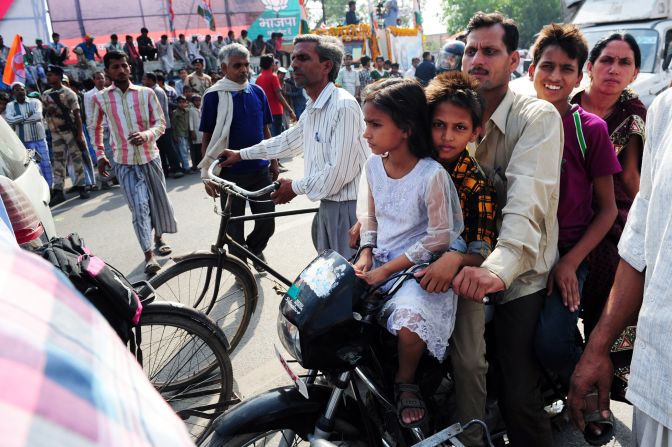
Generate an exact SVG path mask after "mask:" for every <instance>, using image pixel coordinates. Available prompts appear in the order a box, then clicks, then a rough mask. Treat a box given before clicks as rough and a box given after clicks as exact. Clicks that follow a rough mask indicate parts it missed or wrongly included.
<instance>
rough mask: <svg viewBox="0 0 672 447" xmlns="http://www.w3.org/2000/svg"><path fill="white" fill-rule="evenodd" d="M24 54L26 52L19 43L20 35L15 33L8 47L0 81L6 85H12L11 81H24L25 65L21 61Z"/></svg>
mask: <svg viewBox="0 0 672 447" xmlns="http://www.w3.org/2000/svg"><path fill="white" fill-rule="evenodd" d="M24 54H26V52H25V50H24V48H23V44H22V43H21V36H20V35H18V34H17V35H16V36H14V42H12V47H11V48H10V49H9V55H7V63H6V64H5V72H4V73H3V74H2V82H4V83H5V84H7V85H12V83H13V82H23V83H24V84H25V83H26V66H25V65H24V63H23V55H24Z"/></svg>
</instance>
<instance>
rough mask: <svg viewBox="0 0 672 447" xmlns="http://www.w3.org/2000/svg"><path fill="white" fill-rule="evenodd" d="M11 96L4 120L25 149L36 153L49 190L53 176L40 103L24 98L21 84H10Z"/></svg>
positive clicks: (36, 100)
mask: <svg viewBox="0 0 672 447" xmlns="http://www.w3.org/2000/svg"><path fill="white" fill-rule="evenodd" d="M12 94H13V95H14V98H15V100H14V101H12V102H10V103H9V104H7V109H6V112H5V120H6V121H7V122H8V123H9V124H10V125H11V126H12V128H14V131H15V132H16V134H17V135H18V136H19V139H20V140H21V142H22V143H23V145H24V146H26V149H32V150H34V151H35V152H37V154H38V155H39V166H40V171H41V172H42V176H43V177H44V179H45V180H46V181H47V184H48V185H49V188H51V186H52V183H53V176H52V173H51V162H50V161H49V149H48V148H47V139H46V135H45V132H44V124H42V119H43V118H42V101H40V100H39V99H35V98H28V97H26V86H25V85H23V84H22V83H21V82H15V83H13V84H12Z"/></svg>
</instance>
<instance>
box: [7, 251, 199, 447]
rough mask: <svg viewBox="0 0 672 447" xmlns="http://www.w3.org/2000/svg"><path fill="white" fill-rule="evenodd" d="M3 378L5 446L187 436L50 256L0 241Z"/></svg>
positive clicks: (89, 446)
mask: <svg viewBox="0 0 672 447" xmlns="http://www.w3.org/2000/svg"><path fill="white" fill-rule="evenodd" d="M0 240H1V239H0ZM18 297H20V298H21V299H17V298H18ZM0 383H2V386H0V415H2V417H1V418H0V439H2V440H3V441H2V442H1V443H2V445H3V446H8V447H20V446H21V447H22V446H39V445H41V446H46V445H53V446H77V447H94V446H95V447H99V446H100V447H106V446H110V447H112V446H137V447H145V446H147V447H149V446H158V445H166V446H168V445H170V446H193V443H192V442H191V440H190V439H189V435H188V433H187V431H186V429H185V426H184V424H183V423H182V422H181V421H180V419H178V417H177V416H176V415H175V413H173V411H172V409H171V408H170V407H169V406H168V404H166V402H165V401H164V400H163V399H162V398H161V396H160V395H159V394H158V393H157V392H156V390H155V389H154V387H153V386H152V385H151V384H150V383H149V381H148V380H147V377H146V376H145V374H144V372H143V370H142V368H141V367H140V365H139V364H138V363H137V362H136V360H135V358H134V357H133V356H132V355H131V353H130V352H129V351H128V350H127V349H126V348H125V346H124V345H123V343H121V341H120V340H119V337H117V335H116V334H115V333H114V331H113V330H112V328H111V327H110V326H109V325H108V323H107V321H106V320H105V319H104V318H103V316H102V315H101V314H99V313H98V312H97V311H96V309H95V308H94V307H93V306H92V305H91V304H90V303H89V302H88V301H87V300H86V299H85V298H84V297H83V296H82V295H80V294H79V293H78V292H77V291H76V290H75V289H74V288H73V287H72V285H71V284H70V283H69V282H68V280H67V279H66V278H65V276H63V274H61V273H60V272H58V271H57V270H56V269H55V268H54V267H52V266H50V265H48V264H47V263H46V261H43V260H42V259H40V258H39V257H38V256H36V255H34V254H31V253H29V252H27V251H24V250H21V249H19V248H18V247H15V248H12V246H11V245H8V244H3V243H0Z"/></svg>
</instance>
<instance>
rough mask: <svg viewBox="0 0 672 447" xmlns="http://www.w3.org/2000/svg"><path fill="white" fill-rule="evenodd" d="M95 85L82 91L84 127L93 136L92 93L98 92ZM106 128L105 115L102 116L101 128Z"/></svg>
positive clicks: (94, 125) (94, 124)
mask: <svg viewBox="0 0 672 447" xmlns="http://www.w3.org/2000/svg"><path fill="white" fill-rule="evenodd" d="M99 91H100V90H98V89H97V88H96V87H93V88H92V89H91V90H89V91H86V92H84V115H86V128H87V130H88V131H89V135H91V138H93V132H94V130H95V127H96V123H95V122H94V119H93V95H95V94H96V93H98V92H99ZM106 128H107V116H105V117H103V129H106Z"/></svg>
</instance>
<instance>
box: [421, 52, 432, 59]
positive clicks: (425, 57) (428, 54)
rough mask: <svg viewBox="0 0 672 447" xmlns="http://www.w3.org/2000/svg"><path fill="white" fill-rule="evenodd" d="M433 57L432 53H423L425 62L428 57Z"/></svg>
mask: <svg viewBox="0 0 672 447" xmlns="http://www.w3.org/2000/svg"><path fill="white" fill-rule="evenodd" d="M431 55H432V53H430V52H429V51H425V52H423V53H422V59H423V60H424V59H427V57H428V56H431Z"/></svg>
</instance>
